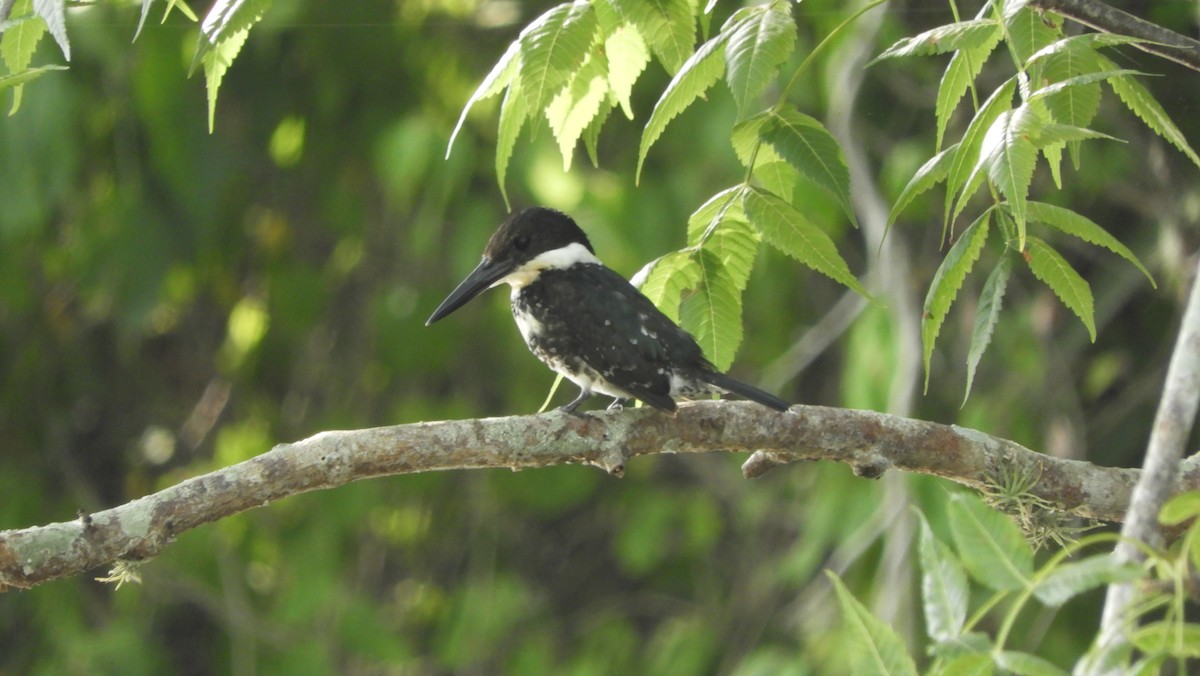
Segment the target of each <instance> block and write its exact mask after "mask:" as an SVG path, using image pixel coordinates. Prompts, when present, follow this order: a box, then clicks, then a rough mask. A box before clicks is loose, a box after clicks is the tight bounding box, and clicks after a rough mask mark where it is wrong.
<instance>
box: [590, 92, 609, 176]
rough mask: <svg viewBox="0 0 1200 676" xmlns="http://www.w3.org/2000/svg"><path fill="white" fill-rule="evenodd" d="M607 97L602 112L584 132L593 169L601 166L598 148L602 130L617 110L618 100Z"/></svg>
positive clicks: (601, 107)
mask: <svg viewBox="0 0 1200 676" xmlns="http://www.w3.org/2000/svg"><path fill="white" fill-rule="evenodd" d="M609 93H610V96H608V97H606V98H605V99H604V101H603V102H602V103H601V104H600V112H598V113H596V116H595V117H593V118H592V121H591V122H588V126H587V128H586V129H584V130H583V147H584V148H586V149H587V154H588V159H590V160H591V161H592V166H593V167H599V166H600V157H599V155H598V154H597V153H598V151H597V146H598V145H599V143H600V130H601V129H603V128H604V123H605V121H607V120H608V117H609V116H610V115H611V114H612V111H614V110H616V109H617V102H616V99H615V98H613V97H612V96H611V92H609Z"/></svg>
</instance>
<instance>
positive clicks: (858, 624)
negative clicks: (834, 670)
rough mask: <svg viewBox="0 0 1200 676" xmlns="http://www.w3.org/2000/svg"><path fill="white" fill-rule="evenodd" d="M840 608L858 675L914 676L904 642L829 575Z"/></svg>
mask: <svg viewBox="0 0 1200 676" xmlns="http://www.w3.org/2000/svg"><path fill="white" fill-rule="evenodd" d="M825 574H826V575H828V576H829V579H830V581H832V582H833V589H834V591H835V592H837V597H838V605H840V606H841V608H842V617H843V619H844V620H845V622H846V626H847V628H848V629H849V636H850V639H851V643H850V647H851V651H850V654H851V663H852V664H853V667H854V673H855V674H912V676H916V673H917V667H916V664H915V663H913V660H912V657H911V656H910V655H909V654H908V651H907V650H906V649H905V648H904V642H903V641H901V640H900V637H899V636H897V635H896V632H895V631H894V630H893V629H892V628H891V627H890V626H889V625H888V624H887V623H885V622H882V621H880V620H879V619H878V618H876V617H875V616H874V615H872V614H871V611H869V610H867V608H866V606H864V605H863V604H862V603H860V602H859V601H858V599H856V598H854V595H853V594H851V593H850V590H849V589H846V585H845V584H844V583H843V582H842V580H841V578H839V577H838V576H837V575H836V574H835V573H834V572H833V571H826V573H825Z"/></svg>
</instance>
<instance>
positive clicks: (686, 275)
mask: <svg viewBox="0 0 1200 676" xmlns="http://www.w3.org/2000/svg"><path fill="white" fill-rule="evenodd" d="M630 281H631V283H632V284H633V285H634V286H636V287H638V289H639V290H641V292H642V293H643V294H645V295H646V297H647V298H649V299H650V301H651V302H653V303H654V304H655V305H656V306H658V309H659V310H662V312H663V314H665V315H666V316H668V317H670V318H671V321H673V322H675V323H676V324H678V323H679V303H680V301H681V299H682V298H683V293H684V292H685V291H687V290H689V289H694V288H696V285H697V284H699V283H700V266H699V264H697V263H696V259H695V251H693V250H687V249H685V250H683V251H673V252H671V253H669V254H667V255H665V256H661V257H659V258H657V259H655V260H653V261H651V262H650V263H648V264H647V265H646V266H645V267H643V268H642V269H641V270H640V271H639V272H638V274H636V275H634V277H633V279H632V280H630Z"/></svg>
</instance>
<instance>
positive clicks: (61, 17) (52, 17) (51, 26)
mask: <svg viewBox="0 0 1200 676" xmlns="http://www.w3.org/2000/svg"><path fill="white" fill-rule="evenodd" d="M64 3H65V0H33V12H34V14H37V15H38V16H40V17H42V21H45V22H46V28H47V30H49V31H50V35H52V36H54V41H55V42H57V43H58V48H59V49H61V50H62V53H63V58H64V59H66V60H67V61H70V60H71V44H70V43H69V42H67V23H66V16H65V13H64V11H63V5H64Z"/></svg>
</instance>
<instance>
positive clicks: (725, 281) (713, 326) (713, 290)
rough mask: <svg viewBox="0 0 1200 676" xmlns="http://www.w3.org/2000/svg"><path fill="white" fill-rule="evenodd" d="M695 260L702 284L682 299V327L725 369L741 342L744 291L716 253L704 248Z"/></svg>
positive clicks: (711, 359) (720, 368) (717, 365)
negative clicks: (742, 291) (697, 263)
mask: <svg viewBox="0 0 1200 676" xmlns="http://www.w3.org/2000/svg"><path fill="white" fill-rule="evenodd" d="M696 260H697V261H698V262H699V273H700V283H699V284H698V285H697V286H696V290H695V292H694V293H692V294H691V295H690V296H688V297H687V298H686V299H685V300H684V301H683V309H682V312H681V313H680V318H681V319H682V326H683V327H684V328H685V329H687V330H688V332H689V333H691V334H692V335H693V336H694V337H695V338H696V342H697V343H699V344H700V348H701V349H702V350H704V356H706V357H708V360H709V361H711V362H712V363H713V365H714V366H716V367H717V369H718V370H720V371H725V370H727V369H728V368H729V366H730V364H732V363H733V357H734V355H735V354H737V348H738V346H739V345H741V343H742V294H741V291H740V290H739V289H738V285H737V282H736V280H735V279H734V278H733V277H732V276H731V275H730V274H729V271H728V270H726V268H725V265H724V264H722V262H721V261H720V259H718V258H717V256H716V255H715V254H713V253H712V252H710V251H708V250H707V249H701V250H700V253H699V255H697V256H696Z"/></svg>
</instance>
